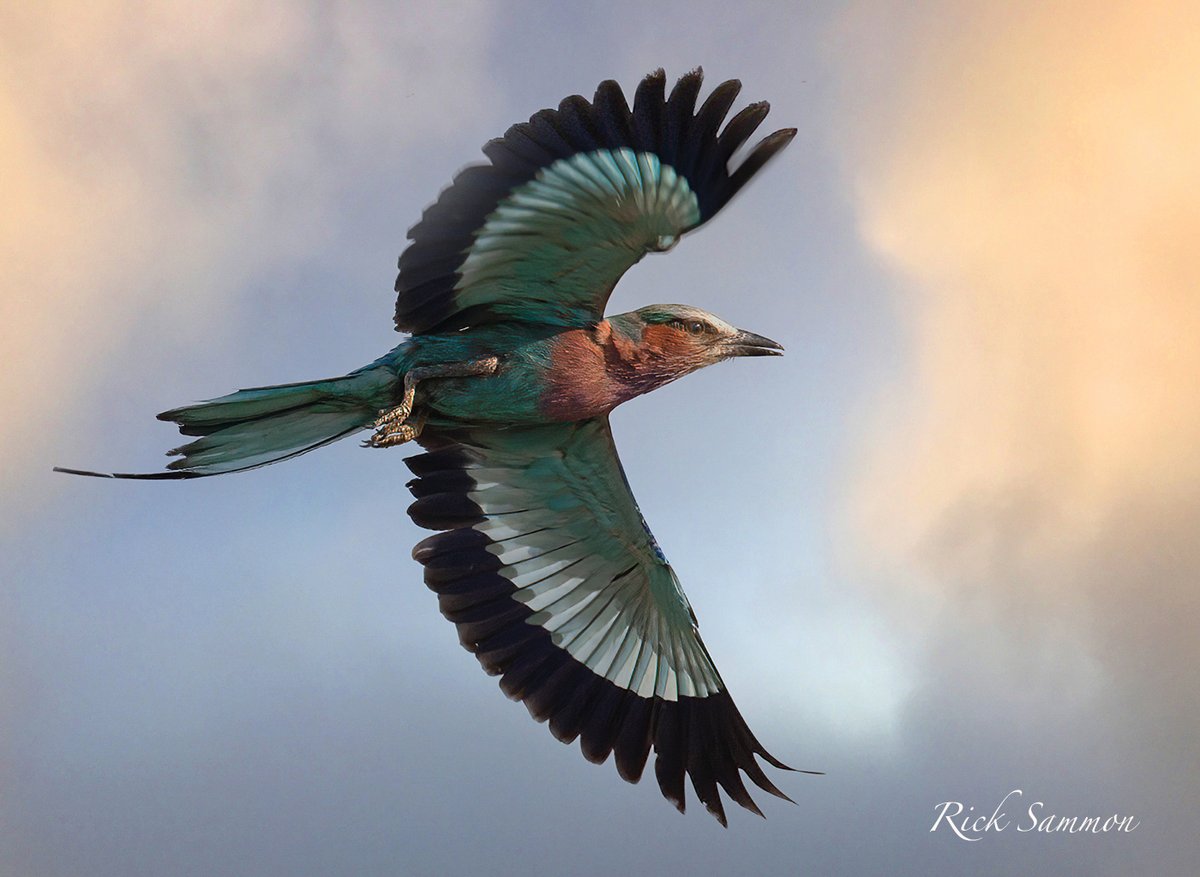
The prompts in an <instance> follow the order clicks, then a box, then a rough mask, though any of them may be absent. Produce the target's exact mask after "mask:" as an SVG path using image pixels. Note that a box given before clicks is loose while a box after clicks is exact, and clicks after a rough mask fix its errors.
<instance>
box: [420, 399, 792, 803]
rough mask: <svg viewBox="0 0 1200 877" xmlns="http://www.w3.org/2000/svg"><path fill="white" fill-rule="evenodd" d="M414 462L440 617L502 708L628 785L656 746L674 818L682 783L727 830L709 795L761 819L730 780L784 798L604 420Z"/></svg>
mask: <svg viewBox="0 0 1200 877" xmlns="http://www.w3.org/2000/svg"><path fill="white" fill-rule="evenodd" d="M421 442H422V444H423V445H425V446H426V448H427V449H428V452H427V453H425V454H422V455H420V456H416V457H412V458H410V459H409V460H408V461H407V462H408V466H409V468H410V469H411V470H412V471H413V473H414V474H415V475H416V476H417V477H416V478H415V479H414V480H413V481H412V482H410V484H409V488H410V490H411V491H412V492H413V495H414V496H416V497H417V500H416V502H415V503H413V505H412V506H411V507H410V508H409V514H410V515H411V516H412V518H413V520H414V521H416V523H417V524H419V525H420V526H422V527H426V528H429V529H433V530H441V531H444V532H441V533H438V534H437V535H434V536H430V537H429V538H427V539H425V540H424V541H422V542H421V543H419V544H418V545H417V546H416V548H415V549H414V550H413V556H414V557H415V558H416V559H417V560H418V561H420V562H421V563H422V564H424V566H425V582H426V584H427V585H428V586H429V587H430V588H431V589H432V590H433V591H435V592H436V593H437V594H438V595H439V603H440V607H441V610H442V613H443V614H444V615H445V616H446V617H447V618H449V619H450V620H451V621H453V622H454V623H455V624H456V625H457V627H458V633H459V638H460V639H461V641H462V644H463V645H464V646H465V647H466V648H467V649H469V650H470V651H471V652H473V653H474V654H475V656H476V657H477V658H478V659H479V661H480V663H481V664H482V665H483V667H484V669H485V670H487V672H489V673H491V674H493V675H499V676H500V677H501V679H500V686H501V688H502V689H503V690H504V691H505V693H506V694H508V695H509V697H512V698H514V699H518V700H522V701H524V702H525V704H526V706H527V707H528V708H529V711H530V713H531V714H532V715H533V717H534V718H535V719H536V720H538V721H539V722H541V721H547V720H548V721H549V723H550V730H551V732H552V733H553V734H554V736H555V737H557V738H558V739H559V740H562V741H563V742H566V743H570V742H572V741H574V740H575V739H576V738H577V737H578V738H579V739H580V746H581V749H582V751H583V754H584V756H585V757H586V758H588V760H590V761H593V762H597V763H599V762H603V761H605V760H606V759H607V758H608V756H609V754H610V753H612V754H613V755H614V756H615V760H616V765H617V771H618V772H619V773H620V775H621V776H622V777H624V778H625V779H626V780H628V781H630V782H637V780H638V779H639V778H640V777H641V774H642V771H643V769H644V767H645V764H646V760H647V758H648V756H649V753H650V750H651V749H652V748H653V750H654V752H655V755H656V757H655V775H656V777H657V780H658V784H659V786H660V788H661V789H662V792H663V794H664V795H665V796H666V798H667V799H668V800H670V801H671V802H672V803H674V804H675V806H676V807H678V808H679V809H680V810H683V809H684V790H683V787H684V776H685V774H686V775H687V776H690V777H691V780H692V785H693V787H694V788H695V791H696V795H697V797H698V798H699V799H700V801H701V802H703V803H704V804H705V806H706V807H707V808H708V810H709V811H710V812H711V813H712V814H713V815H714V816H716V817H717V819H718V820H720V821H721V823H722V824H724V823H725V813H724V808H723V805H722V801H721V797H720V794H719V792H718V790H717V787H718V785H719V786H720V787H721V788H723V789H724V790H725V792H726V794H728V795H729V797H730V798H732V799H733V800H734V801H736V802H737V803H739V804H741V805H742V806H743V807H746V808H747V809H750V810H752V811H754V812H755V813H759V814H760V815H761V812H760V811H759V809H758V807H757V806H756V805H755V803H754V801H753V800H752V799H751V798H750V795H749V794H748V793H747V791H746V788H745V786H744V784H743V783H742V779H741V776H740V774H739V771H742V772H745V774H746V776H748V777H749V778H750V779H751V780H752V781H753V782H754V783H755V784H756V785H758V786H759V787H760V788H762V789H765V790H766V791H768V792H770V793H771V794H773V795H778V796H779V797H781V798H786V797H787V796H786V795H784V794H783V793H782V792H780V791H779V789H777V788H776V787H775V786H774V784H773V783H772V782H771V781H770V780H769V779H768V778H767V776H766V775H765V774H764V772H763V770H762V768H761V766H760V765H759V764H758V763H757V762H756V761H755V755H759V756H761V757H762V758H764V759H765V760H766V761H768V762H769V763H771V764H773V765H775V766H776V767H780V768H784V769H787V768H786V766H785V765H783V764H782V763H780V762H779V761H778V760H776V759H775V758H773V757H772V756H771V755H769V754H768V753H767V751H766V750H765V749H764V748H763V747H762V745H761V744H760V743H759V742H758V741H757V740H756V739H755V737H754V735H753V734H752V733H751V732H750V729H749V728H748V727H747V726H746V723H745V721H744V720H743V719H742V716H741V714H740V713H739V712H738V710H737V707H736V706H734V703H733V701H732V700H731V699H730V696H729V694H728V692H726V690H725V687H724V685H723V683H722V681H721V677H720V675H719V674H718V673H717V670H716V668H715V667H714V666H713V663H712V660H711V658H710V657H709V655H708V652H707V650H706V649H705V647H704V644H703V643H702V642H701V640H700V636H699V633H698V632H697V629H696V623H695V618H694V616H693V614H692V611H691V608H690V607H689V605H688V602H687V598H686V597H685V596H684V594H683V591H682V590H681V588H680V586H679V582H678V579H676V577H675V574H674V572H673V571H672V570H671V567H670V566H669V565H668V564H667V562H666V559H665V558H664V557H663V555H662V552H661V551H660V550H659V548H658V546H657V544H656V543H655V542H654V539H653V537H652V536H651V535H650V532H649V530H648V529H647V528H646V525H645V522H644V521H643V520H642V516H641V513H640V512H639V511H638V507H637V504H636V502H635V501H634V498H633V495H632V494H631V493H630V491H629V487H628V484H627V482H626V480H625V475H624V472H623V471H622V469H621V464H620V461H619V459H618V458H617V454H616V449H615V447H614V445H613V441H612V434H611V432H610V431H609V426H608V421H607V419H604V418H598V419H594V420H589V421H583V422H579V423H567V424H554V425H550V426H544V427H533V428H526V429H505V430H470V431H463V432H460V433H455V434H447V433H442V434H426V435H424V436H422V439H421Z"/></svg>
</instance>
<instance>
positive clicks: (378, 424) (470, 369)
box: [363, 356, 500, 448]
mask: <svg viewBox="0 0 1200 877" xmlns="http://www.w3.org/2000/svg"><path fill="white" fill-rule="evenodd" d="M499 366H500V360H499V359H498V358H497V357H495V356H487V357H484V358H483V359H473V360H471V361H470V362H445V363H439V364H438V365H423V366H418V367H417V368H414V369H411V370H409V371H408V372H407V373H406V374H405V375H404V396H403V398H401V400H400V404H399V405H397V406H396V407H395V408H389V409H388V410H387V411H384V412H383V413H382V414H380V415H379V417H378V418H377V419H376V420H375V432H374V433H373V434H372V435H371V437H370V438H369V439H367V440H366V441H365V442H363V447H368V448H390V447H392V446H393V445H402V444H404V443H405V442H410V441H412V440H413V439H415V438H416V437H417V436H419V435H420V434H421V430H422V429H423V428H424V426H425V418H426V416H427V415H426V414H425V413H424V412H422V413H421V414H419V415H418V420H417V423H416V424H415V425H413V424H410V423H408V422H407V421H408V418H409V417H410V416H411V415H412V410H413V401H414V400H415V398H416V394H417V382H418V381H424V380H428V379H429V378H470V377H479V376H483V375H493V374H495V373H496V369H497V368H498V367H499Z"/></svg>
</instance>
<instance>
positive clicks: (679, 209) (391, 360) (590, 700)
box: [59, 68, 818, 825]
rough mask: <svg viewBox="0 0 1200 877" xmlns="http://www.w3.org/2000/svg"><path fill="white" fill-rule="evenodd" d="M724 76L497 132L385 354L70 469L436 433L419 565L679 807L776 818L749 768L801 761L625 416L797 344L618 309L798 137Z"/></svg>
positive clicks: (406, 288)
mask: <svg viewBox="0 0 1200 877" xmlns="http://www.w3.org/2000/svg"><path fill="white" fill-rule="evenodd" d="M702 84H703V72H702V70H701V69H700V68H697V69H695V70H693V71H691V72H690V73H687V74H686V75H684V76H682V77H681V78H680V79H679V80H678V81H677V82H676V83H675V84H674V85H673V87H672V88H671V90H670V93H669V95H668V93H667V90H666V75H665V73H664V72H663V71H662V70H661V69H660V70H657V71H655V72H653V73H651V74H650V75H648V76H646V77H645V78H644V79H642V80H641V82H640V83H639V85H638V86H637V90H636V92H635V94H634V99H633V105H632V108H631V107H630V105H629V102H628V101H627V99H626V97H625V94H624V92H623V91H622V89H621V87H620V86H619V85H618V84H617V83H616V82H615V81H613V80H608V81H605V82H602V83H601V84H600V85H599V87H598V88H597V89H596V92H595V95H594V98H593V99H592V100H591V101H590V102H589V101H588V100H587V99H585V98H583V97H581V96H579V95H573V96H571V97H567V98H566V99H564V100H563V101H562V102H561V103H560V104H559V105H558V107H557V108H555V109H544V110H542V111H540V112H538V113H535V114H534V115H533V116H532V117H531V118H530V119H529V121H528V122H524V123H519V124H516V125H513V126H512V127H510V128H509V129H508V130H507V132H506V133H505V134H504V135H503V136H502V137H499V138H496V139H493V140H491V141H490V142H488V143H487V144H486V145H485V146H484V147H483V152H484V155H485V156H486V158H487V161H486V162H483V163H478V164H474V165H470V166H467V167H466V168H465V169H463V170H462V171H460V172H459V173H458V174H457V176H455V178H454V180H453V182H452V184H451V185H450V186H448V187H447V188H446V189H444V190H443V191H442V192H441V194H440V196H439V197H438V199H437V200H436V201H435V202H434V203H433V204H432V205H431V206H429V207H428V208H427V209H426V210H425V211H424V213H423V214H422V216H421V218H420V221H419V222H417V223H416V225H414V226H413V227H412V228H411V229H410V230H409V233H408V239H409V241H410V243H409V244H408V245H407V247H406V248H405V250H404V252H403V253H402V255H401V256H400V259H399V276H398V278H397V280H396V285H395V291H396V293H397V298H396V310H395V327H396V329H397V330H398V331H400V332H402V333H407V336H408V337H407V338H406V339H405V340H403V341H402V342H401V343H400V344H399V345H398V346H397V347H395V348H394V349H393V350H391V351H389V352H388V353H387V354H385V355H384V356H382V357H380V358H379V359H377V360H375V361H374V362H372V363H370V364H369V365H366V366H364V367H362V368H359V369H356V370H355V371H352V372H350V373H349V374H346V375H343V376H341V377H336V378H331V379H326V380H318V381H307V382H302V383H296V384H284V385H280V386H271V387H256V388H251V389H245V390H239V391H237V392H235V393H231V394H229V395H226V396H223V397H220V398H216V399H212V400H209V401H206V402H199V403H195V404H191V405H185V406H182V407H178V408H173V409H171V410H169V411H165V412H163V413H162V414H160V415H158V417H159V419H160V420H164V421H169V422H172V423H174V424H176V425H177V426H178V427H179V431H180V433H182V434H183V435H184V436H187V437H189V438H191V440H190V441H189V442H188V443H186V444H184V445H182V446H180V447H178V448H175V449H174V450H172V451H169V452H168V454H169V455H172V456H174V457H176V459H174V460H173V461H172V462H171V463H170V464H169V465H168V466H167V469H166V470H165V471H161V472H152V473H100V472H92V471H88V470H79V469H67V468H59V471H62V472H67V473H72V474H77V475H98V476H104V477H115V478H140V479H177V478H195V477H205V476H211V475H218V474H223V473H228V472H239V471H245V470H249V469H254V468H257V467H259V466H264V465H267V464H270V463H275V462H278V461H281V460H286V459H289V458H292V457H297V456H300V455H301V454H305V453H308V452H309V451H312V450H314V449H316V448H319V447H322V446H324V445H328V444H330V443H332V442H334V441H337V440H339V439H342V438H345V437H347V436H349V435H352V434H354V433H358V432H360V431H362V430H366V429H369V430H371V435H370V437H369V438H368V439H366V441H364V442H363V444H364V445H366V446H368V447H372V448H388V447H395V446H400V445H404V444H407V443H409V442H414V443H416V444H418V445H419V446H420V447H421V449H422V452H421V453H419V454H417V455H415V456H412V457H409V458H408V459H407V460H405V462H406V464H407V467H408V469H409V470H410V471H411V473H412V475H413V478H412V480H411V481H409V482H408V485H407V486H408V489H409V490H410V491H411V493H412V495H413V497H414V501H413V502H412V504H411V506H409V508H408V514H409V516H410V517H411V518H412V520H413V521H414V522H415V523H416V524H417V525H418V526H420V527H422V528H426V529H428V530H432V531H434V533H433V535H430V536H429V537H427V538H425V539H423V540H422V541H420V542H418V543H417V545H416V547H415V548H414V549H413V552H412V554H413V558H414V559H415V560H416V561H417V562H418V563H419V564H421V565H422V566H423V567H424V580H425V584H426V585H427V586H428V587H429V588H430V589H431V590H432V591H433V592H435V593H436V594H437V598H438V605H439V608H440V610H441V612H442V614H443V615H444V616H445V617H446V618H447V619H449V620H450V621H452V622H453V623H454V624H455V626H456V628H457V633H458V637H459V640H460V642H461V643H462V645H463V646H464V647H465V648H466V649H467V650H469V651H470V652H472V653H473V654H474V655H475V657H476V658H477V659H478V660H479V663H480V664H481V665H482V666H483V669H484V670H485V671H486V672H487V673H489V674H492V675H495V676H498V677H499V684H500V687H501V689H502V690H503V691H504V693H505V694H507V695H508V696H509V697H510V698H513V699H514V700H519V701H522V702H523V703H524V704H525V706H526V707H527V708H528V710H529V712H530V714H531V715H532V717H533V718H534V719H535V720H537V721H538V722H544V723H547V724H548V725H549V729H550V731H551V733H552V734H553V735H554V736H555V737H556V738H557V739H559V740H560V741H563V742H565V743H568V744H570V743H573V742H574V741H575V740H578V741H579V744H580V750H581V751H582V754H583V756H584V757H585V758H586V759H587V760H589V761H591V762H595V763H603V762H605V761H607V759H608V758H609V757H610V756H611V757H612V758H613V760H614V761H615V764H616V769H617V772H618V774H619V775H620V776H621V777H622V778H623V779H625V780H627V781H629V782H631V783H636V782H638V781H639V779H640V778H641V776H642V774H643V772H644V770H645V767H646V765H647V763H648V761H649V758H650V753H651V752H652V751H653V753H654V775H655V779H656V781H657V783H658V786H659V788H660V790H661V792H662V794H663V796H664V797H665V798H666V799H667V800H668V801H669V802H671V803H672V804H673V805H674V806H675V807H676V808H677V809H678V810H679V811H681V812H683V811H684V810H685V807H686V802H685V791H684V789H685V777H686V778H689V779H690V780H691V785H692V787H693V789H694V792H695V795H696V797H697V799H698V800H699V801H700V802H701V803H702V804H703V805H704V806H705V808H706V809H707V810H708V812H710V813H711V814H712V815H713V816H715V817H716V819H717V820H718V821H719V822H720V823H721V825H727V819H726V814H725V809H724V802H723V799H722V796H721V791H723V792H724V793H725V795H726V796H728V798H729V799H730V800H732V801H734V802H736V803H737V804H739V805H741V806H742V807H744V808H746V809H747V810H749V811H752V812H754V813H756V814H758V815H760V816H762V815H763V813H762V811H761V810H760V809H759V807H758V805H757V804H756V803H755V801H754V800H753V798H752V797H751V795H750V794H749V792H748V790H747V788H746V784H745V782H744V781H743V779H742V774H744V775H745V776H746V777H747V778H748V779H749V780H750V781H751V782H753V784H754V785H755V786H757V787H758V788H760V789H762V790H763V791H765V792H768V793H770V794H772V795H775V796H777V797H779V798H783V799H785V800H787V801H791V800H792V799H791V798H790V797H788V796H787V795H786V794H784V793H783V792H782V791H781V790H780V789H779V788H778V787H776V785H775V784H774V783H773V782H772V780H771V779H770V778H769V777H768V776H767V774H766V772H765V770H764V768H763V765H762V764H760V763H759V761H758V759H761V760H762V761H763V762H765V763H767V764H769V765H770V766H773V767H774V768H778V769H781V770H792V768H789V767H788V766H787V765H785V764H784V763H783V762H782V761H780V760H779V759H777V758H775V757H774V756H773V755H771V754H770V753H769V752H768V751H767V750H766V749H765V748H764V747H763V745H762V744H761V743H759V741H758V740H757V738H756V737H755V736H754V734H753V733H752V732H751V731H750V728H749V727H748V726H747V724H746V721H745V720H744V719H743V717H742V715H741V713H740V712H739V710H738V708H737V707H736V705H735V704H734V702H733V700H732V699H731V697H730V695H729V693H728V691H727V689H726V687H725V683H724V682H723V680H722V678H721V676H720V674H719V673H718V672H717V668H716V666H715V664H714V662H713V660H712V658H711V657H710V655H709V652H708V649H707V648H706V647H705V645H704V642H703V641H702V640H701V639H700V635H699V630H698V625H697V620H696V615H695V613H694V612H693V611H692V608H691V605H690V604H689V602H688V599H687V597H686V596H685V595H684V592H683V589H682V586H681V585H680V582H679V579H678V577H677V576H676V574H675V572H674V570H673V569H672V567H671V565H670V564H669V563H668V562H667V559H666V556H665V555H664V553H663V551H662V549H661V548H660V547H659V545H658V543H657V542H656V541H655V538H654V536H653V535H652V534H651V532H650V529H649V527H648V526H647V525H646V521H645V519H644V518H643V517H642V514H641V512H640V510H639V508H638V505H637V502H636V501H635V499H634V497H633V494H632V492H631V490H630V487H629V483H628V481H627V479H626V477H625V473H624V470H623V469H622V467H621V463H620V460H619V458H618V456H617V450H616V446H615V444H614V442H613V435H612V431H611V429H610V427H609V419H608V416H609V413H610V412H611V411H612V410H613V409H614V408H615V407H616V406H618V405H620V404H621V403H622V402H625V401H627V400H629V399H632V398H634V397H636V396H640V395H642V394H645V393H648V392H650V391H652V390H654V389H657V388H659V387H661V386H663V385H665V384H667V383H669V382H671V381H674V380H676V379H678V378H681V377H683V376H684V375H687V374H689V373H691V372H694V371H696V370H697V369H701V368H704V367H706V366H709V365H712V364H714V363H717V362H720V361H723V360H727V359H731V358H736V357H751V356H755V357H757V356H778V355H781V354H782V353H783V348H782V346H781V345H780V344H778V343H777V342H775V341H772V340H770V339H769V338H766V337H764V336H762V335H758V334H755V333H753V332H749V331H745V330H742V329H738V328H736V327H735V326H733V325H731V324H730V323H727V322H725V321H724V320H722V319H721V318H719V317H717V316H715V315H713V314H711V313H708V312H706V311H704V310H701V309H700V308H696V307H691V306H687V305H680V304H655V305H649V306H646V307H642V308H638V309H637V310H634V311H630V312H628V313H622V314H616V315H612V316H608V317H606V316H605V313H604V311H605V306H606V304H607V302H608V299H609V296H610V294H611V293H612V291H613V288H614V287H615V285H616V284H617V282H618V281H619V280H620V278H621V277H622V275H623V274H624V273H625V272H626V270H628V269H629V268H630V267H632V266H633V265H634V264H635V263H637V262H638V261H640V260H641V259H642V258H643V257H644V256H646V255H647V254H650V253H660V252H666V251H669V250H671V249H673V248H674V247H675V246H676V244H677V243H678V242H679V240H680V238H681V237H683V236H684V235H686V234H687V233H689V232H691V231H693V230H695V229H697V228H699V227H700V226H702V225H704V224H705V223H707V222H708V221H709V220H711V219H712V218H713V217H714V216H716V215H717V214H718V213H719V212H720V211H721V210H722V209H723V208H724V207H725V205H726V204H728V203H729V201H730V199H731V198H733V196H734V195H736V194H737V193H738V192H739V191H740V190H741V189H742V187H743V186H744V185H745V184H746V183H747V182H748V181H749V180H750V179H751V178H752V177H754V176H755V175H756V174H757V173H758V172H759V171H760V170H761V169H762V168H763V166H764V165H766V163H767V162H768V161H769V160H770V159H772V158H773V157H774V156H776V155H777V154H778V153H779V152H780V151H781V150H782V149H783V148H784V147H786V146H787V145H788V143H789V142H791V140H792V139H793V137H794V136H795V134H796V129H795V128H785V129H782V130H779V131H775V132H774V133H772V134H770V135H768V136H766V137H764V138H763V139H761V140H759V141H758V142H757V143H756V144H755V145H753V146H752V147H749V148H748V149H747V148H746V143H747V142H748V141H749V140H750V138H751V137H752V135H753V134H754V132H755V131H756V129H757V128H758V127H759V126H760V125H761V124H762V122H763V120H764V119H765V118H766V116H767V113H768V111H769V108H770V107H769V104H767V103H766V102H765V101H760V102H756V103H751V104H749V105H748V106H746V107H744V108H743V109H741V110H740V111H739V112H737V113H736V114H734V115H733V116H732V117H731V118H729V111H730V109H731V107H732V106H733V104H734V102H735V100H736V98H737V96H738V94H739V92H740V89H741V83H740V82H739V81H737V80H729V81H726V82H722V83H720V84H719V85H717V86H716V88H714V89H713V90H712V91H711V92H710V93H709V94H708V95H707V97H706V98H705V100H704V101H703V103H702V104H701V105H700V106H699V108H697V106H696V104H697V101H698V98H699V95H700V92H701V88H702ZM727 119H728V121H726V120H727ZM739 151H741V152H742V156H741V158H740V159H738V160H736V161H735V160H734V158H735V155H736V154H738V153H739ZM803 772H804V773H818V772H817V771H803Z"/></svg>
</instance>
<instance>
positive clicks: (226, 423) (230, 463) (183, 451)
mask: <svg viewBox="0 0 1200 877" xmlns="http://www.w3.org/2000/svg"><path fill="white" fill-rule="evenodd" d="M396 384H397V377H396V372H395V371H393V370H392V369H391V368H388V367H386V366H379V365H376V366H373V367H370V366H369V367H367V368H365V369H362V370H360V371H356V372H351V373H350V374H348V375H345V376H343V377H340V378H330V379H328V380H323V381H311V382H309V383H302V384H281V385H279V386H276V387H255V388H253V389H249V390H238V391H237V392H236V393H230V394H229V395H228V396H222V397H221V398H219V399H211V400H209V401H207V402H197V403H195V404H194V405H184V406H183V407H180V408H172V409H171V410H170V411H164V412H163V413H162V414H160V415H158V419H159V420H167V421H172V422H174V423H177V424H179V431H180V432H181V433H183V434H184V435H186V436H199V438H197V439H196V440H195V441H191V442H188V443H187V444H185V445H182V446H181V447H178V448H175V449H174V450H171V451H168V452H167V453H168V455H170V456H176V457H178V458H179V459H177V460H173V461H171V463H169V464H168V465H167V471H166V472H153V473H147V474H131V473H120V472H113V473H105V472H87V471H83V470H80V469H63V468H57V471H59V472H68V473H71V474H74V475H98V476H101V477H106V478H199V477H202V476H205V475H220V474H222V473H225V472H242V471H245V470H246V469H255V468H257V467H259V466H265V465H267V464H268V463H277V462H279V461H280V460H287V459H289V458H291V457H297V456H299V455H300V454H305V453H308V452H309V451H311V450H315V449H316V448H319V447H322V446H323V445H327V444H329V443H331V442H335V441H337V440H338V439H341V438H345V437H346V436H348V435H350V434H351V433H354V432H358V431H359V430H360V429H363V428H364V427H367V426H370V425H372V423H374V421H375V418H376V416H377V415H378V414H379V412H380V411H381V410H383V409H385V408H389V407H391V406H392V405H394V404H395V402H394V401H393V396H392V394H393V392H394V390H395V387H396Z"/></svg>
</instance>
